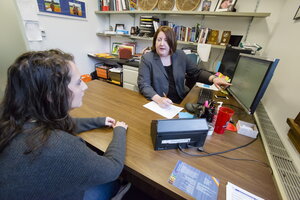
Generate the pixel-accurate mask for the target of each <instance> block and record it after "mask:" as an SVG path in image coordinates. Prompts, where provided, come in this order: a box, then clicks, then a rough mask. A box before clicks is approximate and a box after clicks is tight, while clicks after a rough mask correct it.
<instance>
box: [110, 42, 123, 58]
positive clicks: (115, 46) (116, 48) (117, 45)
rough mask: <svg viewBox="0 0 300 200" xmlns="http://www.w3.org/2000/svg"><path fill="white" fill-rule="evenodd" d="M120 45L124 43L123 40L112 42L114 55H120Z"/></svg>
mask: <svg viewBox="0 0 300 200" xmlns="http://www.w3.org/2000/svg"><path fill="white" fill-rule="evenodd" d="M120 45H122V43H121V42H113V43H112V47H111V54H112V55H116V56H117V55H119V48H120Z"/></svg>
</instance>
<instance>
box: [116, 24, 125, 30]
mask: <svg viewBox="0 0 300 200" xmlns="http://www.w3.org/2000/svg"><path fill="white" fill-rule="evenodd" d="M118 30H125V25H124V24H116V26H115V31H118Z"/></svg>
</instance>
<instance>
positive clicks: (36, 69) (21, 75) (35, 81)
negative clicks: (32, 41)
mask: <svg viewBox="0 0 300 200" xmlns="http://www.w3.org/2000/svg"><path fill="white" fill-rule="evenodd" d="M73 60H74V58H73V56H72V55H70V54H67V53H64V52H62V51H60V50H49V51H31V52H27V53H24V54H22V55H21V56H19V57H18V58H17V59H16V60H15V62H14V63H13V64H12V65H11V66H10V67H9V69H8V73H7V77H8V79H7V85H6V89H5V93H4V98H3V101H2V103H1V105H0V152H2V151H3V150H4V149H5V147H6V146H7V145H9V143H10V142H11V141H12V140H13V139H14V138H15V137H16V136H17V135H18V134H21V133H24V131H25V132H26V133H28V134H27V139H26V143H27V147H28V149H27V150H26V151H25V152H24V153H25V154H28V153H31V152H33V151H35V150H37V149H39V148H40V147H41V146H43V145H44V144H45V143H46V142H47V140H48V138H49V136H50V134H51V132H52V131H53V130H55V129H58V130H63V131H66V132H68V133H70V134H72V133H73V129H74V125H73V122H72V119H71V117H70V116H69V110H70V99H71V98H72V93H71V91H70V90H69V88H68V84H69V82H70V80H71V76H70V72H69V71H70V70H69V62H70V61H73ZM30 122H31V123H32V124H33V126H31V127H32V128H30V129H29V130H28V129H27V130H24V124H25V123H30Z"/></svg>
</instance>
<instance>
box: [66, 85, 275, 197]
mask: <svg viewBox="0 0 300 200" xmlns="http://www.w3.org/2000/svg"><path fill="white" fill-rule="evenodd" d="M88 87H89V89H88V90H87V91H86V93H85V97H84V101H83V105H82V107H80V108H77V109H75V110H73V111H72V112H71V115H72V116H73V117H98V116H103V117H104V116H110V117H112V118H115V119H116V120H118V121H125V122H126V123H127V124H128V132H127V149H126V159H125V167H126V169H128V170H129V171H131V172H132V173H133V174H134V175H136V176H138V177H140V178H142V179H143V180H144V181H146V182H147V183H149V184H151V185H152V186H154V187H155V188H157V189H159V190H162V191H164V192H165V193H166V194H168V195H170V196H172V197H174V198H177V199H182V198H185V199H193V198H192V197H191V196H189V195H187V194H186V193H184V192H182V191H181V190H179V189H177V188H176V187H174V186H173V185H171V184H169V183H168V178H169V176H170V174H171V173H172V171H173V169H174V167H175V165H176V163H177V161H178V160H182V161H183V162H185V163H187V164H189V165H191V166H193V167H195V168H197V169H199V170H201V171H203V172H205V173H208V174H210V175H212V176H215V177H216V178H218V179H219V180H220V187H219V194H218V199H222V200H223V199H226V184H227V182H231V183H233V184H235V185H237V186H239V187H241V188H244V189H245V190H247V191H249V192H252V193H254V194H256V195H258V196H260V197H262V198H265V199H272V200H276V199H279V198H278V194H277V191H276V188H275V184H274V182H273V179H272V172H271V169H270V168H267V167H265V166H262V165H260V164H258V163H256V162H247V161H233V160H228V159H225V158H221V157H218V156H210V157H204V158H197V157H189V156H186V155H183V154H182V153H180V152H179V151H178V150H175V149H174V150H163V151H154V150H153V145H152V140H151V136H150V123H151V121H152V120H153V119H163V117H162V116H160V115H158V114H156V113H154V112H152V111H150V110H148V109H146V108H144V107H143V105H144V104H146V103H147V102H148V101H147V100H146V99H145V98H144V97H143V96H142V95H141V94H139V93H137V92H133V91H130V90H127V89H124V88H121V87H119V86H115V85H112V84H108V83H105V82H101V81H96V80H95V81H91V82H89V83H88ZM198 92H199V88H193V90H192V91H191V92H190V93H189V94H188V96H187V97H186V98H185V99H184V101H183V102H182V104H181V105H184V104H185V103H186V102H195V99H196V96H197V95H198ZM237 113H244V112H242V111H240V112H237ZM245 116H247V115H245ZM245 116H244V117H245ZM80 137H82V138H83V139H84V140H86V141H87V142H88V143H90V144H92V145H93V146H95V147H96V148H98V149H100V150H101V151H105V149H106V148H107V146H108V144H109V142H110V141H111V138H112V129H108V128H107V129H97V130H93V131H88V132H84V133H82V134H80ZM251 140H252V139H251V138H249V137H246V136H242V135H238V134H236V133H233V132H229V131H226V132H225V133H224V134H223V135H218V134H213V135H212V136H208V137H207V139H206V142H205V145H204V148H205V150H206V151H207V152H219V151H224V150H227V149H229V148H233V147H237V146H240V145H243V144H246V143H248V142H250V141H251ZM190 153H197V152H195V151H193V150H191V151H190ZM223 155H225V156H228V157H234V158H244V159H254V160H260V161H263V162H267V157H266V153H265V151H264V149H263V145H262V143H261V140H260V139H258V140H257V141H256V142H254V143H253V144H251V145H250V146H248V147H245V148H242V149H238V150H235V151H233V152H230V153H226V154H223Z"/></svg>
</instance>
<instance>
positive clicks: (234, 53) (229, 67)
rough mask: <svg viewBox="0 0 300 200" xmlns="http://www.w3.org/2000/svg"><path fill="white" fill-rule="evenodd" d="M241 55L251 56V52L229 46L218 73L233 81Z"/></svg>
mask: <svg viewBox="0 0 300 200" xmlns="http://www.w3.org/2000/svg"><path fill="white" fill-rule="evenodd" d="M240 53H246V54H251V50H249V49H241V48H237V47H231V46H227V47H226V49H225V51H224V55H223V58H222V61H221V65H220V68H219V70H218V71H219V72H221V73H222V74H224V75H226V76H229V77H230V78H231V79H232V78H233V75H234V69H235V66H236V62H237V60H238V57H239V55H240Z"/></svg>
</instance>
